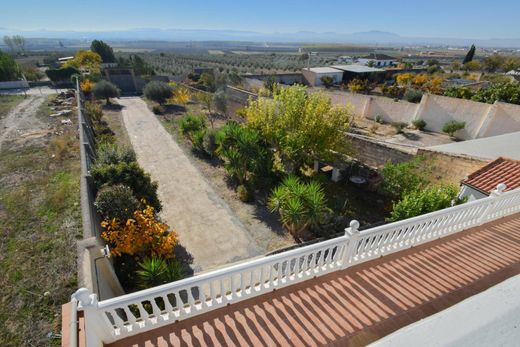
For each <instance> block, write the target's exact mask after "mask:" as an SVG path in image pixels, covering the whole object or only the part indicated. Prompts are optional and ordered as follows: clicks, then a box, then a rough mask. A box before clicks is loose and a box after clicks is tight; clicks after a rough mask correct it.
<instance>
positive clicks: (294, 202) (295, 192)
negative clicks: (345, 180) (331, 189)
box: [268, 176, 328, 240]
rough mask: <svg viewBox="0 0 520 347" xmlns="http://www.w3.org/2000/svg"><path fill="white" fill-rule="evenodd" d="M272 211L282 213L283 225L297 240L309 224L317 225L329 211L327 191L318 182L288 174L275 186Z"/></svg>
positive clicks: (271, 199)
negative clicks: (307, 180)
mask: <svg viewBox="0 0 520 347" xmlns="http://www.w3.org/2000/svg"><path fill="white" fill-rule="evenodd" d="M268 206H269V209H270V210H271V211H272V212H278V213H279V214H280V221H281V222H282V225H283V226H284V227H285V228H286V229H287V231H289V233H291V234H292V235H293V236H294V237H295V238H296V239H297V240H298V239H299V237H300V234H301V233H302V232H303V231H305V230H306V229H307V228H308V227H309V226H311V225H316V224H317V223H319V222H320V220H321V219H323V217H324V215H325V214H326V213H327V212H328V208H327V206H326V200H325V193H324V192H323V188H322V187H321V185H320V184H319V183H318V182H310V183H304V182H302V181H301V180H300V179H299V178H298V177H296V176H288V177H287V178H285V179H284V180H283V182H282V184H281V185H279V186H278V187H276V188H274V189H273V190H272V192H271V195H270V197H269V202H268Z"/></svg>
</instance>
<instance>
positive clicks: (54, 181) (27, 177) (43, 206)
mask: <svg viewBox="0 0 520 347" xmlns="http://www.w3.org/2000/svg"><path fill="white" fill-rule="evenodd" d="M41 112H42V110H40V111H39V113H40V114H39V115H35V117H38V118H39V119H45V120H46V122H48V124H49V125H50V126H51V127H52V128H53V129H54V131H53V132H52V135H50V138H48V141H45V142H44V143H34V142H27V143H26V145H22V146H20V145H17V146H9V143H7V145H6V146H5V147H4V149H3V150H2V153H0V272H1V273H2V276H0V341H2V346H48V345H59V344H60V339H59V335H58V336H57V335H56V334H59V333H60V329H61V327H60V309H61V305H62V304H63V303H65V302H67V301H69V299H70V294H71V293H72V292H73V291H74V290H75V288H76V286H77V277H76V273H77V268H76V239H77V237H79V236H81V218H80V207H79V172H80V168H79V153H78V151H79V149H78V146H77V143H76V142H77V140H76V138H75V135H76V134H75V132H76V126H67V127H65V126H61V125H59V123H58V120H54V119H51V118H49V117H46V115H45V114H41Z"/></svg>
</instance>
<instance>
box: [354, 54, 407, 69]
mask: <svg viewBox="0 0 520 347" xmlns="http://www.w3.org/2000/svg"><path fill="white" fill-rule="evenodd" d="M370 62H372V63H370ZM396 62H397V59H396V58H394V57H391V56H389V55H386V54H379V53H372V54H369V55H367V56H364V57H361V58H358V60H357V63H358V64H361V65H367V66H368V65H373V66H374V67H385V66H392V65H394V64H395V63H396Z"/></svg>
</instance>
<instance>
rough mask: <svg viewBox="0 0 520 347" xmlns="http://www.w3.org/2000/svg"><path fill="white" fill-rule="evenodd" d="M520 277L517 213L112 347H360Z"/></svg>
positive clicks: (120, 342) (519, 220) (139, 336)
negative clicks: (519, 275)
mask: <svg viewBox="0 0 520 347" xmlns="http://www.w3.org/2000/svg"><path fill="white" fill-rule="evenodd" d="M517 274H520V214H516V215H512V216H509V217H506V218H503V219H500V220H498V221H495V222H492V223H489V224H485V225H482V226H480V227H477V228H472V229H469V230H466V231H463V232H460V233H458V234H455V235H452V236H449V237H446V238H443V239H439V240H436V241H433V242H430V243H427V244H424V245H421V246H418V247H414V248H411V249H408V250H405V251H401V252H398V253H394V254H391V255H388V256H385V257H383V258H379V259H377V260H373V261H369V262H366V263H363V264H360V265H357V266H354V267H351V268H348V269H346V270H343V271H338V272H333V273H330V274H327V275H325V276H323V277H318V278H315V279H312V280H309V281H306V282H302V283H299V284H296V285H292V286H289V287H286V288H282V289H279V290H276V291H274V292H271V293H268V294H264V295H261V296H258V297H256V298H252V299H249V300H245V301H243V302H240V303H237V304H232V305H229V306H227V307H225V308H221V309H218V310H215V311H212V312H208V313H206V314H202V315H199V316H196V317H193V318H190V319H187V320H184V321H180V322H177V323H173V324H171V325H168V326H165V327H162V328H159V329H156V330H153V331H150V332H146V333H143V334H140V335H136V336H132V337H129V338H126V339H123V340H120V341H117V342H115V343H113V344H111V345H109V346H110V347H119V346H139V347H141V346H143V347H144V346H147V347H148V346H149V347H152V346H180V345H183V346H184V345H195V346H219V345H223V346H321V345H337V346H363V345H366V344H369V343H371V342H373V341H375V340H377V339H379V338H381V337H383V336H385V335H388V334H390V333H391V332H393V331H395V330H397V329H400V328H402V327H404V326H406V325H408V324H410V323H413V322H415V321H418V320H420V319H422V318H425V317H427V316H430V315H432V314H434V313H437V312H439V311H441V310H443V309H445V308H447V307H449V306H451V305H454V304H456V303H458V302H460V301H462V300H464V299H465V298H468V297H470V296H472V295H474V294H476V293H479V292H481V291H483V290H485V289H487V288H489V287H491V286H493V285H495V284H497V283H499V282H501V281H503V280H505V279H507V278H509V277H512V276H514V275H517Z"/></svg>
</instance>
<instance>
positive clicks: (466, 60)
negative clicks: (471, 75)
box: [462, 45, 475, 64]
mask: <svg viewBox="0 0 520 347" xmlns="http://www.w3.org/2000/svg"><path fill="white" fill-rule="evenodd" d="M474 56H475V45H471V47H470V49H469V51H468V53H466V56H465V57H464V60H463V61H462V64H466V63H469V62H470V61H472V60H473V57H474Z"/></svg>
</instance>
